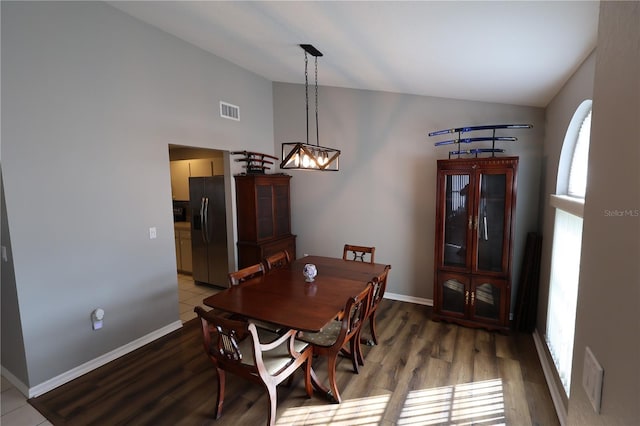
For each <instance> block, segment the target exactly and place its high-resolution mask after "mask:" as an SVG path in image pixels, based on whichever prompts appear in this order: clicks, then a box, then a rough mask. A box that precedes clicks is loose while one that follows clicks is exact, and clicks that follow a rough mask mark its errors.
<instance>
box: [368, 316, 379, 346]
mask: <svg viewBox="0 0 640 426" xmlns="http://www.w3.org/2000/svg"><path fill="white" fill-rule="evenodd" d="M369 328H370V329H371V339H373V344H374V345H377V344H378V336H377V335H376V313H375V311H374V312H373V313H372V314H371V316H370V317H369Z"/></svg>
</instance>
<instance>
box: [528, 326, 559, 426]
mask: <svg viewBox="0 0 640 426" xmlns="http://www.w3.org/2000/svg"><path fill="white" fill-rule="evenodd" d="M533 343H535V345H536V352H538V358H539V359H540V364H541V365H542V371H543V372H544V378H545V379H546V380H547V387H548V388H549V393H551V400H552V401H553V406H554V407H555V409H556V414H557V415H558V420H559V421H560V425H561V426H565V425H566V424H567V411H566V409H565V408H564V402H563V400H562V393H561V390H560V389H558V386H557V385H556V381H555V380H554V375H553V369H554V368H555V367H554V366H552V365H550V364H549V360H548V358H547V355H546V354H547V352H546V350H545V343H544V341H543V339H542V337H541V336H540V333H538V329H537V328H536V329H535V330H533Z"/></svg>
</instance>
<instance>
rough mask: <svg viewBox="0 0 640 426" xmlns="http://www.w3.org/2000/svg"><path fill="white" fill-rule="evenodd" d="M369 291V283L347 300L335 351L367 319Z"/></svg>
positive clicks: (370, 286)
mask: <svg viewBox="0 0 640 426" xmlns="http://www.w3.org/2000/svg"><path fill="white" fill-rule="evenodd" d="M371 289H372V285H371V283H369V285H367V287H366V288H365V289H364V290H362V292H360V294H359V295H357V296H356V297H350V298H349V299H348V300H347V303H346V305H345V307H344V311H343V312H344V317H343V318H342V328H341V330H340V334H339V335H338V338H337V339H336V343H335V345H334V347H335V348H336V349H340V348H342V346H344V344H345V343H346V342H348V341H349V340H350V339H351V338H352V337H353V336H354V335H355V334H356V333H357V332H358V330H359V329H360V327H361V326H362V323H363V322H364V320H365V319H366V318H367V315H368V314H369V306H370V304H371Z"/></svg>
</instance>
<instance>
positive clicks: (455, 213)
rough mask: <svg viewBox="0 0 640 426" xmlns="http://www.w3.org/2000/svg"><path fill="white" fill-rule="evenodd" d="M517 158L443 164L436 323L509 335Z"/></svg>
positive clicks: (439, 193)
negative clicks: (445, 322) (497, 331)
mask: <svg viewBox="0 0 640 426" xmlns="http://www.w3.org/2000/svg"><path fill="white" fill-rule="evenodd" d="M517 167H518V158H517V157H489V158H463V159H449V160H439V161H438V172H437V173H438V176H437V199H436V231H435V237H436V244H435V262H434V270H435V277H434V306H433V318H434V319H435V320H446V321H451V322H455V323H457V324H461V325H464V326H470V327H482V328H487V329H489V330H499V331H508V330H509V311H510V304H511V264H512V252H513V237H514V232H515V226H514V225H515V206H516V190H517V179H516V178H517Z"/></svg>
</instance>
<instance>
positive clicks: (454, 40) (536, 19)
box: [109, 1, 599, 107]
mask: <svg viewBox="0 0 640 426" xmlns="http://www.w3.org/2000/svg"><path fill="white" fill-rule="evenodd" d="M109 3H110V4H111V5H113V6H115V7H117V8H118V9H120V10H122V11H124V12H126V13H128V14H130V15H132V16H135V17H137V18H138V19H140V20H142V21H145V22H148V23H149V24H152V25H154V26H156V27H159V28H161V29H163V30H165V31H167V32H168V33H171V34H174V35H176V36H177V37H180V38H181V39H183V40H185V41H188V42H190V43H192V44H194V45H196V46H199V47H200V48H202V49H204V50H207V51H209V52H211V53H213V54H215V55H217V56H219V57H222V58H225V59H227V60H229V61H230V62H233V63H235V64H237V65H239V66H241V67H242V68H245V69H248V70H250V71H252V72H254V73H256V74H258V75H261V76H263V77H265V78H267V79H269V80H272V81H277V82H288V83H303V82H304V51H303V50H302V49H301V48H300V47H299V46H298V45H299V44H301V43H308V44H313V45H314V46H315V47H316V48H317V49H318V50H320V51H321V52H322V53H323V54H324V56H323V57H321V58H319V62H318V74H319V75H318V82H319V84H320V85H321V86H338V87H349V88H356V89H369V90H381V91H390V92H399V93H409V94H416V95H426V96H438V97H446V98H455V99H469V100H480V101H488V102H499V103H507V104H516V105H528V106H539V107H544V106H546V105H547V104H548V103H549V101H550V100H551V99H552V98H553V96H554V95H555V94H556V93H557V92H558V90H559V89H560V88H561V86H562V84H564V82H565V81H566V80H567V79H568V78H569V76H570V75H571V74H572V73H573V72H574V71H575V69H576V68H577V67H578V66H579V65H580V63H581V62H582V61H583V60H584V59H585V58H586V57H587V56H588V55H589V53H591V51H592V50H593V49H594V48H595V45H596V36H597V27H598V9H599V4H598V2H596V1H507V2H500V1H470V2H466V1H444V2H436V1H413V2H410V1H390V2H385V1H354V2H347V1H319V2H312V1H300V2H287V1H284V2H273V1H200V2H191V1H177V2H175V1H142V2H109ZM312 59H313V58H312V57H310V66H311V68H310V79H311V80H310V81H311V82H312V80H313V74H312V73H311V72H312V69H313V68H312V66H313V62H312V61H311V60H312Z"/></svg>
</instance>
